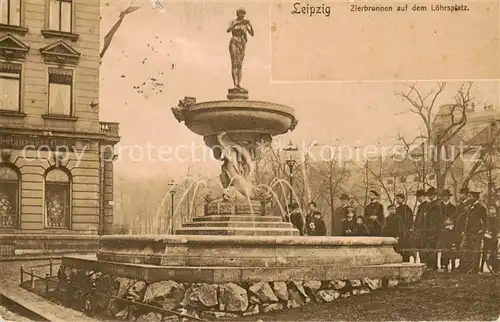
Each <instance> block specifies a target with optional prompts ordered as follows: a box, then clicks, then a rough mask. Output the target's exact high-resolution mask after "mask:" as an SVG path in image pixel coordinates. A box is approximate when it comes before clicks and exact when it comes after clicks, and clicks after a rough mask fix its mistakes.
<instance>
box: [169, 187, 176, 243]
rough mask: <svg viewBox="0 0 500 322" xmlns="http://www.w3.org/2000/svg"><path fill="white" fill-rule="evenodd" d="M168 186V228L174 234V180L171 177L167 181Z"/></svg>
mask: <svg viewBox="0 0 500 322" xmlns="http://www.w3.org/2000/svg"><path fill="white" fill-rule="evenodd" d="M168 186H169V187H170V228H169V232H168V233H169V234H170V235H173V234H174V196H175V193H176V191H175V182H174V180H173V179H172V180H171V181H170V182H169V183H168Z"/></svg>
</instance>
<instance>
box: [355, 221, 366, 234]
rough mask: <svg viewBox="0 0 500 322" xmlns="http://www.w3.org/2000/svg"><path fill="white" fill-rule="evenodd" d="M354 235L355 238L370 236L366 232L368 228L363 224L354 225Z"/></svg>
mask: <svg viewBox="0 0 500 322" xmlns="http://www.w3.org/2000/svg"><path fill="white" fill-rule="evenodd" d="M354 234H355V235H356V236H370V231H369V230H368V226H367V225H365V224H364V223H362V224H358V223H356V225H355V227H354Z"/></svg>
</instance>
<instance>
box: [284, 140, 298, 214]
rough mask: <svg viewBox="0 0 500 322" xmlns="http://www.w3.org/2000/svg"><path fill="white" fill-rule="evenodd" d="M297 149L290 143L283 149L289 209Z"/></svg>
mask: <svg viewBox="0 0 500 322" xmlns="http://www.w3.org/2000/svg"><path fill="white" fill-rule="evenodd" d="M298 150H299V149H298V148H297V147H296V146H294V145H293V143H292V141H290V142H289V143H288V146H287V147H286V148H285V149H283V151H285V153H286V160H285V162H286V165H287V166H288V182H289V183H290V196H289V199H288V200H289V207H290V208H291V206H292V199H293V172H294V169H295V166H296V165H297V160H296V159H295V153H296V152H297V151H298Z"/></svg>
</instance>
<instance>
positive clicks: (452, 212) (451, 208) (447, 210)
mask: <svg viewBox="0 0 500 322" xmlns="http://www.w3.org/2000/svg"><path fill="white" fill-rule="evenodd" d="M443 217H444V219H445V220H446V219H447V218H449V219H451V221H453V223H454V224H455V223H456V222H457V218H458V207H457V206H455V205H454V204H452V203H451V202H449V203H447V204H446V203H444V202H443Z"/></svg>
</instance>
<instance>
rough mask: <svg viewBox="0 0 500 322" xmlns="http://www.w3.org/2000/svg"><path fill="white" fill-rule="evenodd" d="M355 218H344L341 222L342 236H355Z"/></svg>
mask: <svg viewBox="0 0 500 322" xmlns="http://www.w3.org/2000/svg"><path fill="white" fill-rule="evenodd" d="M355 229H356V220H355V219H354V218H353V219H352V220H348V219H344V221H343V222H342V234H343V235H344V236H356V235H355V233H356V232H355Z"/></svg>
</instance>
